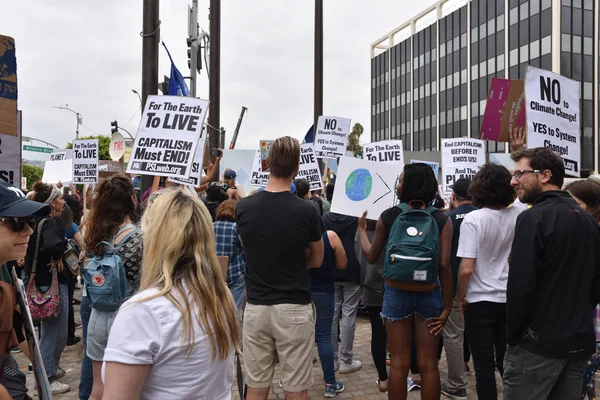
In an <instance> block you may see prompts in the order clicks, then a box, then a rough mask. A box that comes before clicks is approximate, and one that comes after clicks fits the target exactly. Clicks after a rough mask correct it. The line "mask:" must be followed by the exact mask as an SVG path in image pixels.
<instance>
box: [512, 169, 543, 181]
mask: <svg viewBox="0 0 600 400" xmlns="http://www.w3.org/2000/svg"><path fill="white" fill-rule="evenodd" d="M540 172H542V171H540V170H539V169H518V170H516V171H514V172H513V174H512V176H513V177H514V178H515V179H516V180H519V179H521V178H522V177H523V175H525V174H539V173H540Z"/></svg>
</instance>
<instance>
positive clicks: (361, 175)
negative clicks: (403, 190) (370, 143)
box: [331, 157, 403, 220]
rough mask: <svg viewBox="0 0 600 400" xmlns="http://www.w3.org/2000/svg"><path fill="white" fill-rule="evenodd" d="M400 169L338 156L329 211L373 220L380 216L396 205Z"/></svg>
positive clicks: (400, 167)
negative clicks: (334, 186)
mask: <svg viewBox="0 0 600 400" xmlns="http://www.w3.org/2000/svg"><path fill="white" fill-rule="evenodd" d="M402 169H403V167H402V166H397V167H395V166H391V165H389V164H384V163H377V162H373V161H368V160H362V159H360V158H354V157H341V158H340V165H339V168H338V173H337V178H336V182H337V183H336V190H335V191H334V193H333V199H332V201H331V212H336V213H339V214H344V215H350V216H353V217H360V216H361V215H362V214H363V212H364V211H367V212H368V213H367V219H371V220H377V219H378V218H379V216H380V215H381V213H382V212H383V211H385V210H387V209H388V208H390V207H392V206H394V205H395V204H396V202H397V201H396V185H397V182H398V176H399V175H400V174H401V173H402Z"/></svg>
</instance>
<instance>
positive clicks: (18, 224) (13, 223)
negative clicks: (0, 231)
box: [0, 217, 37, 233]
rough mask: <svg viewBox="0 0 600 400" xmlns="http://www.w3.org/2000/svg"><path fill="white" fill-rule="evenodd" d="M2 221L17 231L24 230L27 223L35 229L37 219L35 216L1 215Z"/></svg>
mask: <svg viewBox="0 0 600 400" xmlns="http://www.w3.org/2000/svg"><path fill="white" fill-rule="evenodd" d="M0 222H4V223H6V224H7V225H8V227H9V228H10V229H11V230H12V231H13V232H15V233H19V232H22V231H23V229H25V225H27V226H29V227H30V228H31V229H32V230H34V231H35V228H36V227H37V221H36V219H35V217H0Z"/></svg>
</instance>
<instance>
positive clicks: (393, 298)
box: [358, 163, 452, 400]
mask: <svg viewBox="0 0 600 400" xmlns="http://www.w3.org/2000/svg"><path fill="white" fill-rule="evenodd" d="M437 192H438V184H437V180H436V179H435V176H434V174H433V171H432V169H431V167H430V166H428V165H426V164H423V163H416V164H408V165H406V166H405V167H404V172H403V173H402V174H401V175H400V178H399V180H398V186H397V187H396V194H397V196H398V199H399V200H400V203H401V204H399V205H398V206H397V207H392V208H390V209H388V210H386V211H384V212H383V213H382V214H381V216H380V217H379V219H378V221H377V226H376V228H375V235H374V237H373V241H372V242H370V241H369V238H368V237H367V234H366V217H367V212H366V211H365V213H364V214H363V216H362V217H361V218H360V220H359V224H358V232H359V236H360V243H361V248H362V251H363V252H364V254H365V257H366V259H367V261H368V262H369V263H375V262H377V259H378V258H379V256H380V255H381V254H382V253H383V252H384V250H385V266H384V279H385V287H384V295H383V308H382V312H381V317H382V318H383V320H384V321H385V324H386V330H387V337H388V341H389V347H390V352H391V367H390V376H389V381H388V382H389V383H388V397H389V398H390V399H394V400H395V399H406V397H407V386H406V385H407V380H406V377H407V375H408V371H409V367H410V348H411V342H412V341H413V340H415V341H416V345H417V356H418V364H419V371H420V373H421V378H422V388H421V389H422V390H421V398H422V399H439V398H440V389H441V388H440V375H439V370H438V359H437V349H438V341H439V335H440V334H441V332H442V331H443V329H444V325H445V324H446V320H447V319H448V315H449V314H450V309H451V306H452V273H451V271H450V248H451V241H452V223H451V222H450V220H449V218H448V216H447V215H446V214H444V213H443V212H441V211H439V210H437V209H434V208H432V207H429V205H430V204H432V202H433V201H434V200H435V197H436V194H437ZM411 223H414V225H411ZM400 227H402V228H403V229H401V230H400V229H399V228H400ZM404 227H406V228H404ZM419 243H425V244H427V246H420V244H419ZM390 250H392V251H390ZM419 263H420V264H422V265H419ZM407 270H410V274H405V273H406V271H407ZM403 275H406V276H403ZM408 275H410V278H411V279H409V278H408ZM442 296H443V297H442Z"/></svg>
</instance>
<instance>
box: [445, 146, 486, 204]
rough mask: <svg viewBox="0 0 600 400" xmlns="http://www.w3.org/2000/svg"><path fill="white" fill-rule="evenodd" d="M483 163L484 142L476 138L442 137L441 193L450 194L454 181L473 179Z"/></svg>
mask: <svg viewBox="0 0 600 400" xmlns="http://www.w3.org/2000/svg"><path fill="white" fill-rule="evenodd" d="M483 164H485V143H484V142H483V141H482V140H477V139H463V138H459V139H442V185H443V187H444V191H443V192H442V193H443V194H446V195H449V194H452V186H453V185H454V182H456V181H457V180H459V179H461V178H469V179H473V177H474V176H475V174H476V173H477V171H478V170H479V167H481V166H482V165H483Z"/></svg>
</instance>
